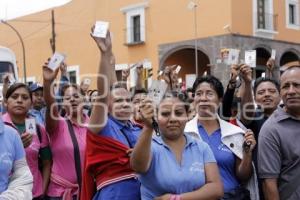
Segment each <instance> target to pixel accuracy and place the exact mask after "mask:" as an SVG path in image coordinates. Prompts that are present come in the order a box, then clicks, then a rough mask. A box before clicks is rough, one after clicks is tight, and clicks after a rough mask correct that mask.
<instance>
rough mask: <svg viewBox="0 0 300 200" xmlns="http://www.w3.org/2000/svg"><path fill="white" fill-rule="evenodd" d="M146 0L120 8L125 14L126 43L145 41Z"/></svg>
mask: <svg viewBox="0 0 300 200" xmlns="http://www.w3.org/2000/svg"><path fill="white" fill-rule="evenodd" d="M147 6H148V3H147V2H144V3H139V4H135V5H130V6H127V7H124V8H121V11H122V12H123V13H124V14H125V15H126V28H125V32H126V42H125V43H126V44H128V45H134V44H140V43H143V42H145V38H146V34H145V8H146V7H147Z"/></svg>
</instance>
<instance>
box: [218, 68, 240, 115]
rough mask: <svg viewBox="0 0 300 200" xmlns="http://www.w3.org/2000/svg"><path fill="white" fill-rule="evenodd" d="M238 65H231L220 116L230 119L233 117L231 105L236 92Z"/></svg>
mask: <svg viewBox="0 0 300 200" xmlns="http://www.w3.org/2000/svg"><path fill="white" fill-rule="evenodd" d="M238 67H239V66H238V65H232V66H231V76H230V80H229V83H228V85H227V88H226V91H225V94H224V96H223V100H222V107H221V109H220V116H221V117H222V118H223V119H224V120H227V121H228V120H229V118H230V117H231V106H232V102H233V98H234V92H235V87H236V78H237V76H238Z"/></svg>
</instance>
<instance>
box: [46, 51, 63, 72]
mask: <svg viewBox="0 0 300 200" xmlns="http://www.w3.org/2000/svg"><path fill="white" fill-rule="evenodd" d="M65 58H66V56H65V55H64V54H62V53H58V52H55V53H54V54H53V56H52V57H51V59H50V61H49V63H48V68H49V69H51V70H52V71H55V70H56V69H57V68H58V67H59V66H60V64H61V63H62V62H63V61H64V60H65Z"/></svg>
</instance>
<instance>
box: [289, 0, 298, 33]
mask: <svg viewBox="0 0 300 200" xmlns="http://www.w3.org/2000/svg"><path fill="white" fill-rule="evenodd" d="M299 11H300V10H299V0H286V24H287V28H290V29H296V30H300V23H299V21H300V16H299Z"/></svg>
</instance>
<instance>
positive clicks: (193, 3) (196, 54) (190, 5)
mask: <svg viewBox="0 0 300 200" xmlns="http://www.w3.org/2000/svg"><path fill="white" fill-rule="evenodd" d="M197 7H198V5H197V4H196V3H195V2H194V1H190V2H189V4H188V9H190V10H194V30H195V67H196V77H198V50H197V46H198V45H197V37H198V32H197Z"/></svg>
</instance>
